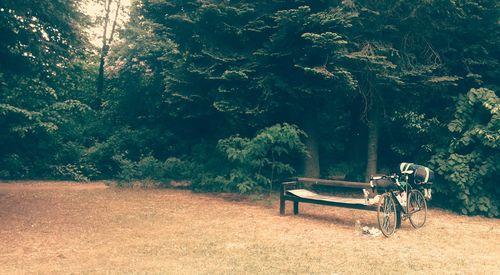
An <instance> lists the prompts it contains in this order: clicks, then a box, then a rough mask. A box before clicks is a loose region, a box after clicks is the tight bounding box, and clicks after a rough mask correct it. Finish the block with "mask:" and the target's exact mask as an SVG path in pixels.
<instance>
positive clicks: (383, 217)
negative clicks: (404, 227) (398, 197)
mask: <svg viewBox="0 0 500 275" xmlns="http://www.w3.org/2000/svg"><path fill="white" fill-rule="evenodd" d="M396 216H397V213H396V203H395V202H394V199H393V198H392V196H391V195H390V193H384V194H383V195H382V197H381V198H380V201H379V203H378V207H377V221H378V226H379V228H380V231H382V234H384V236H386V237H390V236H391V235H392V234H394V232H395V231H396V224H397V217H396Z"/></svg>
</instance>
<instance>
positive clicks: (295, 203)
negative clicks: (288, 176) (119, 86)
mask: <svg viewBox="0 0 500 275" xmlns="http://www.w3.org/2000/svg"><path fill="white" fill-rule="evenodd" d="M293 214H294V215H298V214H299V202H298V201H293Z"/></svg>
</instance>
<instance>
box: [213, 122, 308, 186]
mask: <svg viewBox="0 0 500 275" xmlns="http://www.w3.org/2000/svg"><path fill="white" fill-rule="evenodd" d="M303 136H305V133H304V132H303V131H302V130H300V129H298V128H297V127H296V126H294V125H290V124H286V123H284V124H282V125H281V124H276V125H274V126H271V127H268V128H265V129H264V130H262V131H260V132H259V133H258V134H257V136H255V137H254V138H252V139H249V138H242V137H240V136H232V137H230V138H227V139H222V140H220V141H219V143H218V145H217V148H218V149H219V150H220V151H221V152H223V153H224V155H225V156H226V158H227V159H228V161H229V162H230V164H231V165H232V169H231V171H230V172H229V175H228V176H227V177H226V181H223V180H221V179H220V178H219V181H221V182H222V183H223V184H225V186H226V187H227V189H230V190H233V189H236V190H238V191H239V192H241V193H248V192H255V191H260V190H261V189H262V188H264V187H268V188H269V190H271V189H272V187H273V186H272V184H273V181H274V180H275V179H277V178H280V177H285V176H290V175H292V174H293V173H294V172H295V170H294V168H293V167H292V165H291V163H290V160H291V158H290V157H292V156H297V155H302V156H304V155H305V154H306V147H305V145H304V144H303V143H302V141H301V137H303Z"/></svg>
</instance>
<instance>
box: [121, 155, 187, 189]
mask: <svg viewBox="0 0 500 275" xmlns="http://www.w3.org/2000/svg"><path fill="white" fill-rule="evenodd" d="M114 160H115V161H116V162H117V163H118V164H119V167H120V172H119V173H118V179H120V180H121V181H126V182H130V181H136V180H153V181H156V182H161V183H162V184H165V186H167V185H168V183H169V181H170V180H189V179H190V178H191V177H192V176H193V170H194V166H193V164H191V163H190V162H189V161H184V160H181V159H179V158H175V157H170V158H167V159H166V160H165V161H163V162H162V161H160V160H158V159H156V158H154V157H152V156H146V157H143V158H141V159H140V160H139V161H131V160H128V159H124V158H123V157H121V156H115V158H114Z"/></svg>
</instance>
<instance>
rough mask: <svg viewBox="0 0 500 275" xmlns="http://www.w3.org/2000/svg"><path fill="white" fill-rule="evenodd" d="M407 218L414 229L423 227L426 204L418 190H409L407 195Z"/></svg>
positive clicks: (425, 216) (425, 217)
mask: <svg viewBox="0 0 500 275" xmlns="http://www.w3.org/2000/svg"><path fill="white" fill-rule="evenodd" d="M408 217H409V219H410V223H411V225H412V226H413V227H414V228H420V227H422V226H424V224H425V221H426V219H427V202H426V201H425V197H424V195H423V194H422V192H420V191H418V190H411V191H410V193H409V194H408Z"/></svg>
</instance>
